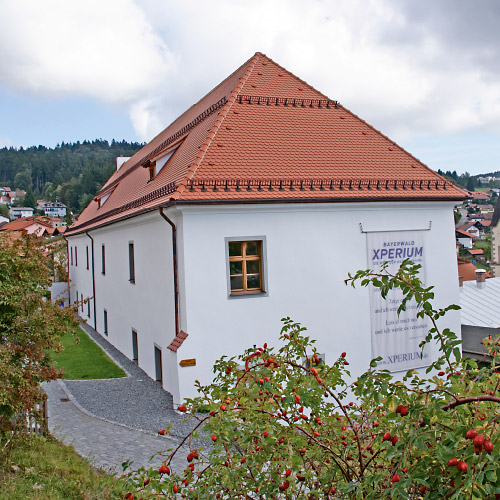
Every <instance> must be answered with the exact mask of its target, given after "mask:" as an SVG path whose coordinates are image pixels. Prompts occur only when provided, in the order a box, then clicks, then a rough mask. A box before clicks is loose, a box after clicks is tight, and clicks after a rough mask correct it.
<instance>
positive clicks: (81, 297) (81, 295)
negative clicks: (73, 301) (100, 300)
mask: <svg viewBox="0 0 500 500" xmlns="http://www.w3.org/2000/svg"><path fill="white" fill-rule="evenodd" d="M80 309H81V310H82V312H83V293H81V294H80Z"/></svg>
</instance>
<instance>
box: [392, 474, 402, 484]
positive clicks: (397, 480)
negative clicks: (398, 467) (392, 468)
mask: <svg viewBox="0 0 500 500" xmlns="http://www.w3.org/2000/svg"><path fill="white" fill-rule="evenodd" d="M399 481H401V476H400V475H399V474H394V476H392V482H393V483H399Z"/></svg>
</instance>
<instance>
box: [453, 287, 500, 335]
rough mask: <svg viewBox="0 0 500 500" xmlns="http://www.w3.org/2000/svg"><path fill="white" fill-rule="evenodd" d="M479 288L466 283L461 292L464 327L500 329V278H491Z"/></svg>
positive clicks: (461, 319)
mask: <svg viewBox="0 0 500 500" xmlns="http://www.w3.org/2000/svg"><path fill="white" fill-rule="evenodd" d="M482 285H483V287H479V286H478V284H477V283H476V281H465V282H464V284H463V287H462V289H461V291H460V306H461V307H462V309H461V311H460V321H461V323H462V325H470V326H481V327H486V328H500V278H489V279H487V280H485V282H484V283H482Z"/></svg>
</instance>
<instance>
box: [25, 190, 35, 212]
mask: <svg viewBox="0 0 500 500" xmlns="http://www.w3.org/2000/svg"><path fill="white" fill-rule="evenodd" d="M24 206H25V207H31V208H36V198H35V195H34V194H33V191H31V189H30V190H29V191H28V192H27V193H26V196H25V197H24Z"/></svg>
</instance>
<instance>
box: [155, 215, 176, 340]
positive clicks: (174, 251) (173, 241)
mask: <svg viewBox="0 0 500 500" xmlns="http://www.w3.org/2000/svg"><path fill="white" fill-rule="evenodd" d="M160 215H161V216H162V217H163V218H164V219H165V220H166V221H167V222H168V223H169V224H170V226H171V227H172V258H173V264H174V302H175V335H176V336H177V334H178V333H179V331H180V330H179V278H178V276H177V228H176V227H175V224H174V223H173V222H172V221H171V220H170V219H169V218H168V217H167V216H166V215H165V214H164V213H163V207H160Z"/></svg>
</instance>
